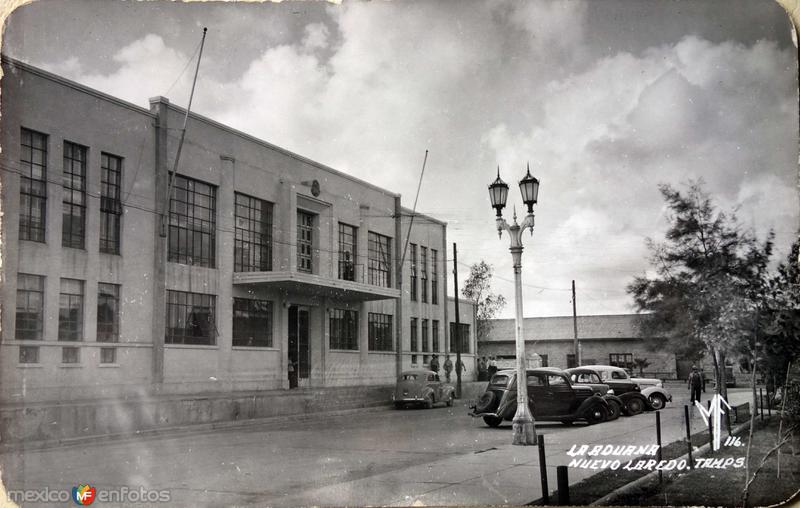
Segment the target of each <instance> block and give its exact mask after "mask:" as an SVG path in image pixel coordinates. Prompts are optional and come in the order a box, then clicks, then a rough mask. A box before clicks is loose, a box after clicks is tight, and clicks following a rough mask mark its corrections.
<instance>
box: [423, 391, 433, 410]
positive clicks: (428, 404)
mask: <svg viewBox="0 0 800 508" xmlns="http://www.w3.org/2000/svg"><path fill="white" fill-rule="evenodd" d="M424 404H425V409H430V408H432V407H433V395H431V394H428V395H426V396H425V402H424Z"/></svg>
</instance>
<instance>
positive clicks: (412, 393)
mask: <svg viewBox="0 0 800 508" xmlns="http://www.w3.org/2000/svg"><path fill="white" fill-rule="evenodd" d="M455 398H456V389H455V388H454V387H453V385H451V384H448V383H443V382H442V381H441V380H440V379H439V374H437V373H435V372H433V371H432V370H424V369H417V370H407V371H405V372H403V373H402V374H401V375H400V377H399V378H397V384H396V385H395V388H394V393H393V394H392V401H393V402H394V407H396V408H397V409H402V408H403V407H404V406H406V405H407V404H416V405H422V406H425V407H426V408H428V409H430V408H432V407H433V405H434V404H436V403H438V402H444V403H446V404H447V405H448V406H452V405H453V400H454V399H455Z"/></svg>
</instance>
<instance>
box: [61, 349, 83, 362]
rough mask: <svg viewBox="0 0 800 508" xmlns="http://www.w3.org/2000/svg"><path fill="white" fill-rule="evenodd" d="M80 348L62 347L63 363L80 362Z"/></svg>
mask: <svg viewBox="0 0 800 508" xmlns="http://www.w3.org/2000/svg"><path fill="white" fill-rule="evenodd" d="M80 360H81V358H80V349H79V348H76V347H62V348H61V363H79V362H80Z"/></svg>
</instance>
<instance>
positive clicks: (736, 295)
mask: <svg viewBox="0 0 800 508" xmlns="http://www.w3.org/2000/svg"><path fill="white" fill-rule="evenodd" d="M659 190H660V191H661V194H662V196H663V197H664V200H665V201H666V205H667V208H668V210H669V214H668V221H669V227H668V229H667V232H666V235H665V239H664V240H663V241H661V242H655V241H653V240H652V239H649V238H648V239H647V240H646V241H647V247H648V249H649V251H650V263H651V265H652V266H653V268H654V271H655V276H639V277H636V278H635V279H634V280H633V282H631V283H630V284H629V285H628V292H629V293H630V294H631V295H632V296H633V299H634V302H635V305H636V307H637V309H638V310H639V311H640V312H647V313H648V314H647V315H646V317H645V319H643V320H642V332H643V334H645V335H646V336H650V337H661V338H666V339H667V341H669V343H670V344H669V345H670V346H671V347H672V349H674V350H675V352H676V353H677V354H680V355H683V356H685V357H688V358H691V359H699V358H700V357H701V356H704V355H706V354H707V355H708V356H710V358H711V360H712V362H713V365H714V376H715V380H716V385H717V391H718V392H721V393H722V394H723V395H726V394H727V390H726V389H725V368H724V366H725V360H726V357H727V356H728V354H729V353H731V352H735V351H738V350H739V349H740V347H739V346H740V345H741V344H742V343H743V342H747V340H748V339H749V338H751V337H753V334H754V331H755V330H757V328H758V326H757V324H756V323H757V320H758V315H759V305H760V303H761V295H762V294H763V288H764V283H765V280H766V274H767V264H768V262H769V257H770V255H771V253H772V237H773V235H772V233H771V232H770V234H769V235H768V237H767V239H766V240H765V241H764V242H759V241H758V240H757V239H756V237H755V235H754V233H752V232H751V231H746V230H743V228H742V227H741V226H740V224H739V223H738V220H737V219H736V216H735V214H731V215H728V214H726V213H724V212H722V211H720V210H718V209H717V207H716V206H715V205H714V203H713V202H712V199H711V197H710V195H709V194H708V193H707V192H706V191H705V190H704V189H703V182H702V181H697V182H690V183H689V184H688V185H687V189H686V191H685V192H681V191H679V190H676V189H675V188H673V187H672V186H671V185H668V184H662V185H660V186H659Z"/></svg>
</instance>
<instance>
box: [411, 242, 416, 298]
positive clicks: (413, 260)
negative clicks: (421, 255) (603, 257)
mask: <svg viewBox="0 0 800 508" xmlns="http://www.w3.org/2000/svg"><path fill="white" fill-rule="evenodd" d="M411 301H417V244H415V243H412V244H411Z"/></svg>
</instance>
